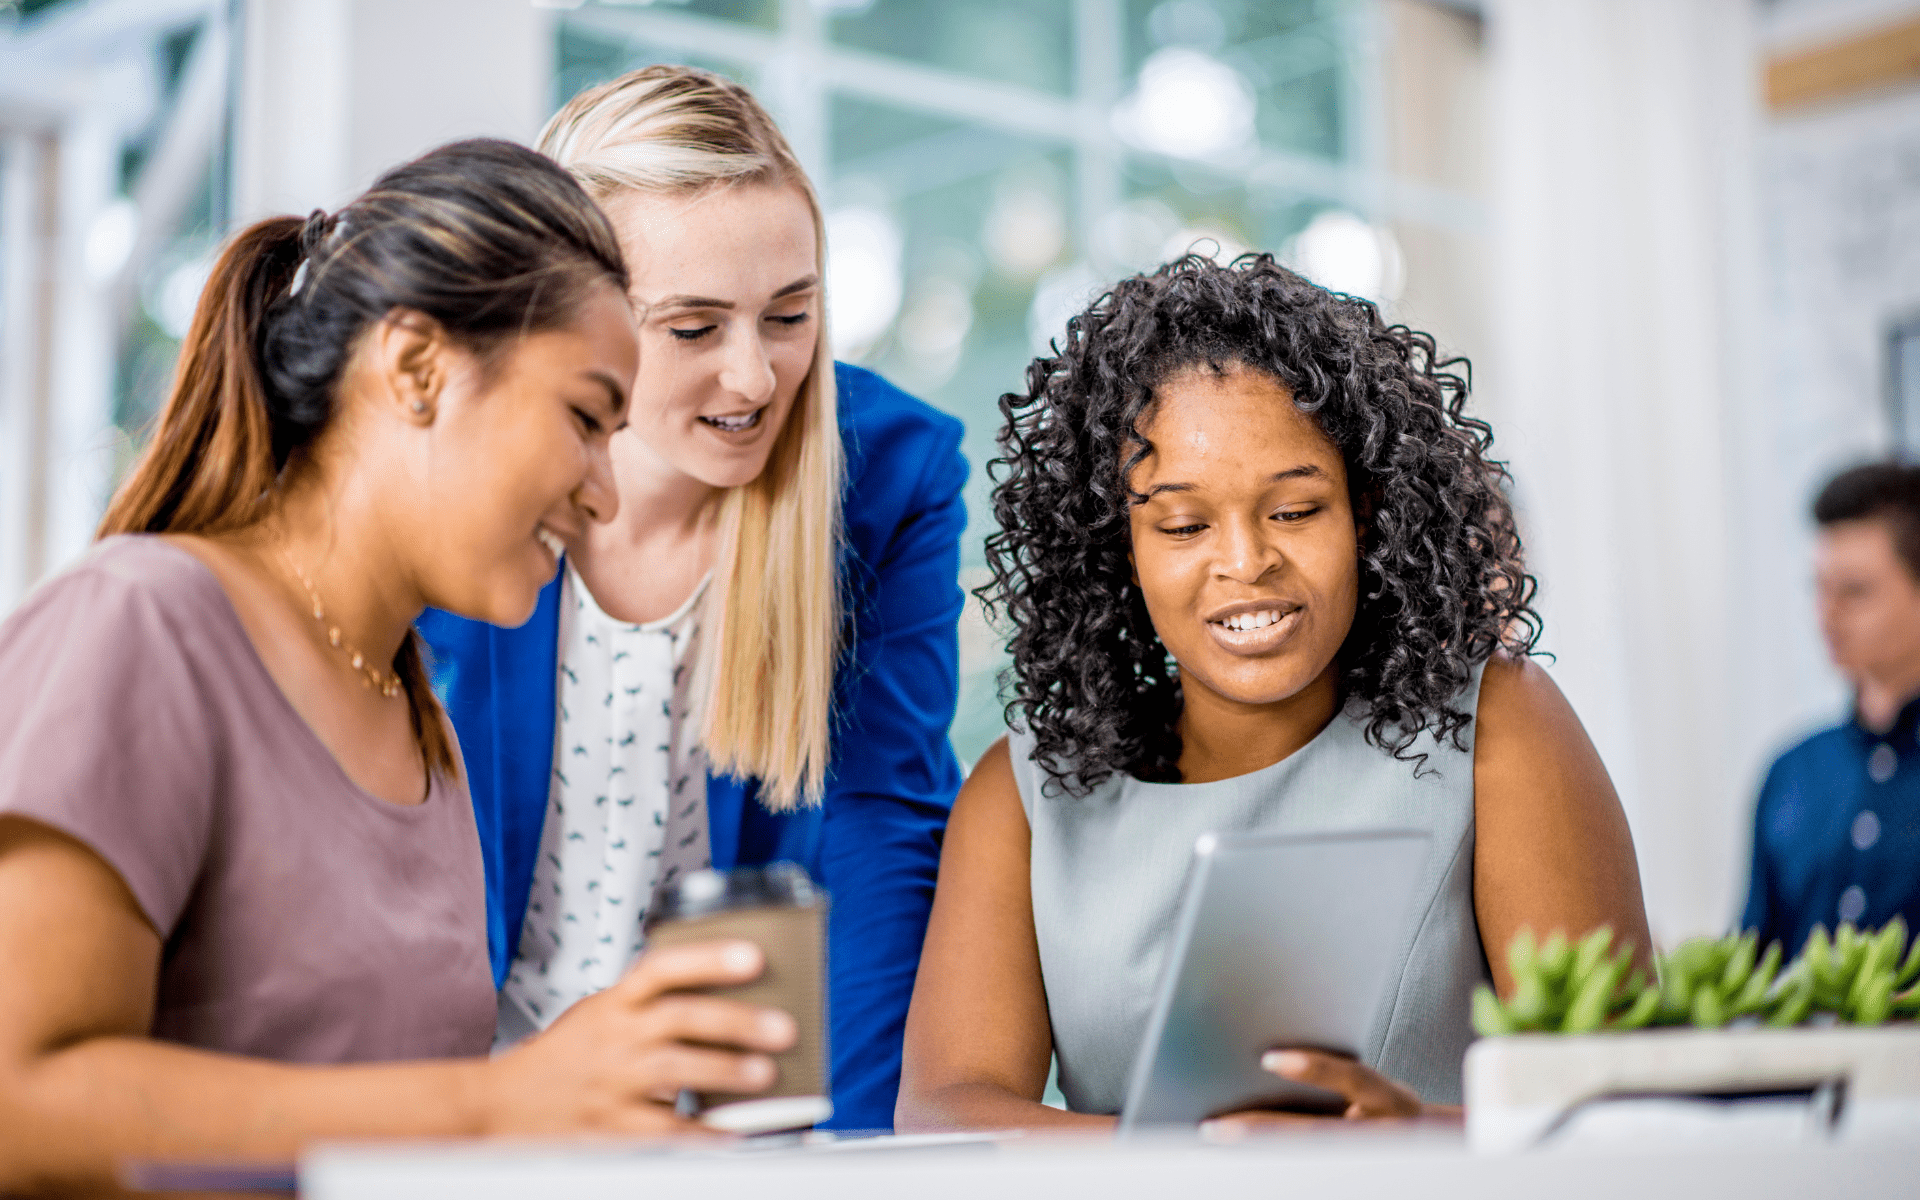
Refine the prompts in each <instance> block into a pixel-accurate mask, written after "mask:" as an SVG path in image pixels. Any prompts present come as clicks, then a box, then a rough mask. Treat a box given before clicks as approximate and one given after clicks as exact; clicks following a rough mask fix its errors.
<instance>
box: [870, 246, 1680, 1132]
mask: <svg viewBox="0 0 1920 1200" xmlns="http://www.w3.org/2000/svg"><path fill="white" fill-rule="evenodd" d="M1056 349H1057V347H1056ZM1455 365H1456V362H1455V361H1451V360H1449V361H1441V360H1439V359H1438V356H1437V354H1436V351H1435V346H1434V342H1433V339H1432V338H1431V337H1429V336H1427V335H1426V334H1422V333H1416V332H1413V331H1411V330H1408V329H1406V328H1404V327H1400V326H1394V327H1389V326H1387V325H1386V324H1384V323H1383V322H1382V321H1381V319H1380V315H1379V313H1378V311H1377V310H1376V309H1375V308H1374V306H1373V305H1371V304H1369V303H1367V302H1366V301H1364V300H1356V299H1352V298H1350V297H1346V296H1340V295H1335V294H1332V293H1329V292H1327V291H1326V290H1325V289H1323V288H1320V287H1317V286H1315V285H1314V284H1312V283H1309V282H1308V281H1306V280H1305V279H1302V278H1301V277H1300V276H1298V275H1295V274H1293V273H1292V272H1290V271H1287V270H1285V269H1284V268H1281V267H1279V266H1277V265H1275V263H1274V262H1273V260H1272V259H1271V258H1270V257H1268V256H1265V255H1249V256H1246V257H1243V258H1241V259H1239V260H1237V261H1236V262H1235V263H1234V264H1233V265H1231V266H1221V265H1217V264H1215V263H1213V262H1210V261H1208V260H1206V259H1202V258H1198V257H1193V256H1189V257H1187V258H1183V259H1180V260H1179V261H1177V262H1174V263H1171V264H1169V265H1168V266H1165V267H1162V268H1161V269H1160V270H1158V271H1156V272H1154V273H1153V274H1151V275H1146V276H1138V277H1135V278H1132V279H1128V280H1125V281H1123V282H1122V283H1121V284H1120V285H1119V286H1117V287H1116V288H1114V289H1113V291H1112V292H1111V293H1109V294H1107V295H1106V296H1103V297H1101V298H1100V299H1099V300H1097V301H1096V302H1095V303H1094V304H1093V305H1092V307H1090V308H1089V309H1088V310H1087V311H1086V312H1084V313H1082V314H1080V315H1078V316H1076V317H1075V318H1074V319H1073V320H1072V321H1071V322H1070V323H1069V324H1068V327H1067V338H1066V346H1065V348H1064V349H1063V350H1060V351H1059V353H1058V354H1057V355H1056V356H1053V357H1042V358H1040V359H1038V360H1036V361H1035V362H1034V363H1033V364H1032V366H1031V367H1029V369H1028V371H1027V390H1026V392H1024V393H1012V394H1009V395H1007V396H1005V397H1003V398H1002V400H1001V402H1000V407H1001V411H1002V412H1003V413H1005V414H1006V426H1005V428H1004V429H1003V430H1002V432H1001V434H1000V446H1001V449H1002V451H1003V454H1004V457H1003V458H1001V459H999V460H998V461H997V462H996V463H995V464H994V465H995V468H996V470H997V478H998V485H997V487H996V488H995V491H994V512H995V516H996V517H997V518H998V519H999V523H1000V532H998V533H996V534H994V535H993V536H992V537H990V538H989V539H988V542H987V548H988V561H989V564H990V565H991V567H992V569H993V574H994V578H993V581H992V582H991V583H990V584H988V585H987V586H986V587H984V588H982V589H981V596H982V599H983V600H985V601H986V602H987V603H988V604H989V605H991V606H992V607H993V608H994V609H996V610H997V611H998V612H1000V613H1003V614H1005V616H1006V617H1007V618H1009V619H1010V621H1011V623H1012V626H1013V640H1012V653H1013V665H1012V668H1011V670H1010V672H1009V677H1010V682H1011V685H1012V700H1011V702H1010V703H1009V705H1008V723H1009V725H1010V727H1011V732H1010V734H1009V736H1008V737H1006V738H1005V739H1002V740H1001V741H1000V742H998V743H996V744H995V745H994V746H993V747H992V748H991V749H989V750H988V751H987V753H986V754H985V755H984V756H983V757H982V759H981V760H980V763H979V765H978V767H976V769H975V770H974V772H973V774H972V775H971V776H970V777H969V778H968V780H967V783H966V786H965V787H964V788H963V789H962V791H961V793H960V798H959V800H958V802H957V803H956V805H955V807H954V811H953V819H952V823H951V825H950V827H949V831H948V834H947V839H946V844H945V847H944V851H943V854H942V858H941V867H940V886H939V892H938V895H937V897H936V899H935V902H934V910H933V917H932V920H931V923H930V925H929V927H928V932H927V942H926V948H925V950H924V953H923V957H922V960H921V967H920V975H919V980H918V982H917V984H916V987H915V991H914V998H913V1005H912V1009H911V1012H910V1015H909V1017H908V1023H907V1043H906V1059H905V1068H904V1073H903V1077H902V1083H901V1091H900V1104H899V1110H898V1114H897V1123H898V1124H899V1125H900V1126H901V1127H903V1128H907V1127H917V1128H932V1127H967V1126H972V1127H995V1128H1004V1127H1008V1126H1039V1125H1073V1124H1098V1123H1103V1122H1111V1121H1112V1115H1111V1114H1113V1113H1115V1112H1116V1111H1117V1110H1118V1108H1119V1106H1120V1103H1121V1100H1122V1098H1123V1092H1124V1088H1125V1084H1126V1078H1127V1072H1128V1069H1129V1067H1130V1066H1131V1062H1132V1058H1133V1055H1134V1052H1135V1050H1136V1049H1137V1047H1138V1045H1139V1042H1140V1037H1141V1032H1142V1029H1143V1027H1144V1025H1145V1023H1146V1019H1147V1015H1148V1009H1149V1007H1150V1004H1151V994H1152V990H1153V985H1154V983H1155V980H1156V979H1157V977H1158V975H1159V973H1160V970H1161V967H1162V965H1163V962H1164V959H1165V954H1166V949H1167V943H1168V940H1169V938H1170V937H1171V934H1172V928H1173V918H1174V913H1175V910H1176V908H1177V906H1178V903H1179V896H1180V891H1181V886H1182V883H1183V881H1184V878H1185V873H1186V870H1187V864H1188V858H1189V852H1190V848H1191V847H1192V846H1193V844H1194V840H1195V838H1196V837H1197V836H1198V835H1199V834H1201V833H1203V832H1207V831H1219V832H1230V831H1247V830H1256V829H1258V830H1288V831H1305V830H1314V829H1339V828H1355V827H1362V826H1382V825H1391V826H1398V827H1411V828H1418V829H1424V830H1426V831H1428V832H1429V833H1430V835H1431V838H1430V846H1431V849H1430V851H1429V856H1428V857H1429V861H1427V862H1426V863H1425V864H1424V866H1423V867H1422V878H1421V879H1420V880H1419V881H1418V883H1417V886H1416V893H1415V894H1416V897H1417V903H1418V904H1419V906H1420V910H1421V911H1422V912H1423V913H1424V916H1423V918H1422V920H1421V921H1420V922H1419V923H1418V928H1417V930H1415V931H1413V932H1411V933H1409V934H1408V935H1407V938H1406V944H1404V945H1403V946H1402V947H1400V949H1399V954H1398V958H1397V960H1396V961H1397V962H1398V964H1399V969H1398V976H1397V982H1396V984H1395V992H1394V995H1395V1002H1394V1003H1393V1004H1392V1005H1388V1006H1382V1007H1383V1009H1384V1010H1386V1011H1383V1013H1382V1014H1381V1015H1380V1016H1379V1017H1378V1018H1376V1021H1375V1028H1374V1029H1373V1030H1372V1032H1371V1034H1370V1036H1369V1038H1368V1041H1367V1045H1366V1046H1365V1047H1364V1048H1363V1053H1362V1059H1361V1061H1353V1060H1349V1059H1344V1058H1340V1057H1336V1056H1334V1055H1330V1054H1325V1053H1320V1052H1316V1051H1308V1050H1288V1049H1284V1048H1278V1049H1276V1051H1275V1052H1272V1053H1269V1054H1268V1055H1267V1056H1265V1058H1263V1060H1262V1065H1263V1066H1265V1067H1266V1068H1267V1069H1269V1070H1272V1071H1274V1072H1275V1073H1277V1074H1279V1075H1282V1076H1285V1077H1287V1078H1289V1079H1293V1080H1296V1081H1300V1082H1304V1083H1310V1084H1315V1085H1318V1086H1320V1087H1323V1088H1327V1089H1330V1090H1332V1091H1335V1092H1338V1093H1340V1094H1341V1095H1343V1096H1345V1097H1346V1098H1347V1100H1348V1107H1347V1109H1346V1115H1347V1116H1348V1117H1355V1118H1358V1117H1377V1116H1414V1115H1420V1114H1422V1113H1424V1112H1429V1111H1433V1110H1435V1109H1436V1108H1439V1107H1441V1106H1446V1105H1452V1104H1457V1103H1458V1102H1459V1099H1460V1061H1461V1055H1462V1053H1463V1052H1464V1050H1465V1049H1466V1045H1467V1042H1468V1040H1469V1039H1470V1038H1471V1036H1472V1034H1471V1030H1470V1028H1469V1020H1468V1007H1469V1003H1470V998H1471V994H1472V990H1473V988H1474V987H1475V985H1476V984H1478V983H1479V982H1480V981H1481V980H1483V979H1484V978H1486V977H1487V973H1488V971H1489V970H1491V973H1492V977H1493V980H1494V982H1495V983H1496V985H1497V986H1498V987H1499V988H1500V989H1501V990H1502V991H1505V990H1507V989H1508V988H1509V987H1510V985H1511V982H1512V981H1511V980H1510V979H1509V977H1508V974H1507V967H1506V956H1505V954H1504V952H1503V948H1504V947H1505V946H1506V944H1507V942H1508V940H1509V939H1510V938H1511V937H1512V936H1513V935H1514V934H1515V933H1516V932H1518V931H1519V930H1520V929H1521V928H1522V927H1531V928H1532V929H1533V930H1535V931H1536V932H1538V933H1540V934H1543V935H1544V934H1547V933H1549V932H1551V931H1553V930H1564V931H1566V932H1567V933H1568V934H1570V935H1573V934H1581V933H1584V932H1586V931H1588V930H1590V929H1593V928H1596V927H1598V926H1601V925H1611V926H1612V928H1613V929H1614V930H1615V931H1616V932H1617V933H1619V934H1620V935H1621V936H1622V937H1624V938H1626V939H1630V940H1632V941H1633V942H1634V944H1635V945H1636V946H1638V947H1640V955H1641V958H1642V961H1643V962H1644V961H1645V959H1646V957H1647V954H1646V948H1647V946H1648V936H1647V926H1646V917H1645V914H1644V912H1643V909H1642V905H1641V899H1640V883H1639V874H1638V870H1637V868H1636V866H1635V862H1634V853H1633V842H1632V838H1631V836H1630V834H1629V833H1628V830H1627V823H1626V820H1625V818H1624V816H1623V814H1622V812H1621V809H1620V804H1619V800H1618V799H1617V798H1616V796H1615V795H1614V791H1613V787H1612V784H1611V783H1610V782H1609V781H1608V779H1607V774H1606V770H1605V768H1604V767H1603V766H1602V765H1601V763H1600V759H1599V756H1598V755H1597V754H1596V753H1595V752H1594V749H1593V746H1592V744H1591V743H1590V742H1589V741H1588V739H1587V736H1586V733H1585V731H1584V730H1583V729H1582V728H1581V725H1580V721H1579V719H1578V718H1577V717H1576V716H1575V715H1574V713H1573V711H1572V709H1571V708H1570V707H1569V706H1568V704H1567V702H1566V700H1565V699H1564V698H1563V697H1562V696H1561V694H1560V692H1559V690H1558V689H1557V688H1555V686H1554V685H1553V682H1552V680H1550V679H1549V678H1548V677H1547V675H1546V674H1545V672H1543V671H1542V670H1541V669H1540V668H1539V667H1537V666H1535V665H1534V664H1533V663H1532V662H1531V661H1530V660H1529V658H1528V657H1527V656H1528V655H1529V654H1530V653H1531V652H1532V650H1533V646H1534V642H1535V639H1536V638H1537V636H1538V633H1539V629H1540V621H1539V616H1538V614H1537V613H1536V612H1535V611H1534V609H1533V607H1532V599H1533V592H1534V581H1533V579H1532V578H1531V577H1530V576H1529V575H1527V574H1526V571H1525V568H1524V566H1523V564H1522V560H1521V554H1520V539H1519V536H1518V534H1517V532H1516V530H1515V525H1514V520H1513V512H1512V509H1511V507H1510V506H1509V504H1508V502H1507V499H1506V496H1505V495H1504V493H1503V491H1502V485H1503V484H1504V483H1505V482H1506V481H1507V475H1506V471H1505V469H1504V468H1503V467H1502V466H1501V464H1499V463H1498V462H1495V461H1493V460H1492V459H1490V458H1489V457H1488V450H1489V447H1490V445H1491V442H1492V431H1491V429H1490V428H1489V427H1488V426H1487V425H1486V424H1485V423H1484V422H1482V421H1479V420H1476V419H1474V418H1472V417H1469V416H1467V415H1466V400H1467V383H1466V380H1465V378H1463V376H1462V375H1459V374H1454V373H1452V372H1451V371H1450V369H1449V368H1451V367H1453V366H1455ZM1458 365H1462V366H1464V364H1463V363H1461V364H1458ZM1274 915H1275V918H1276V919H1282V920H1284V919H1285V914H1284V913H1276V914H1274ZM1049 1058H1057V1060H1058V1064H1059V1080H1060V1087H1061V1091H1062V1093H1063V1094H1064V1096H1065V1098H1066V1100H1067V1104H1068V1109H1069V1111H1066V1112H1062V1111H1059V1110H1057V1109H1053V1108H1048V1107H1045V1106H1043V1105H1042V1104H1041V1103H1040V1098H1041V1094H1042V1090H1043V1088H1044V1086H1045V1083H1046V1078H1047V1071H1048V1060H1049ZM1269 1119H1275V1118H1274V1116H1273V1114H1264V1115H1263V1114H1257V1113H1247V1114H1239V1115H1237V1116H1235V1117H1233V1118H1231V1121H1232V1122H1234V1123H1235V1124H1245V1123H1251V1122H1256V1121H1261V1120H1269Z"/></svg>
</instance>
